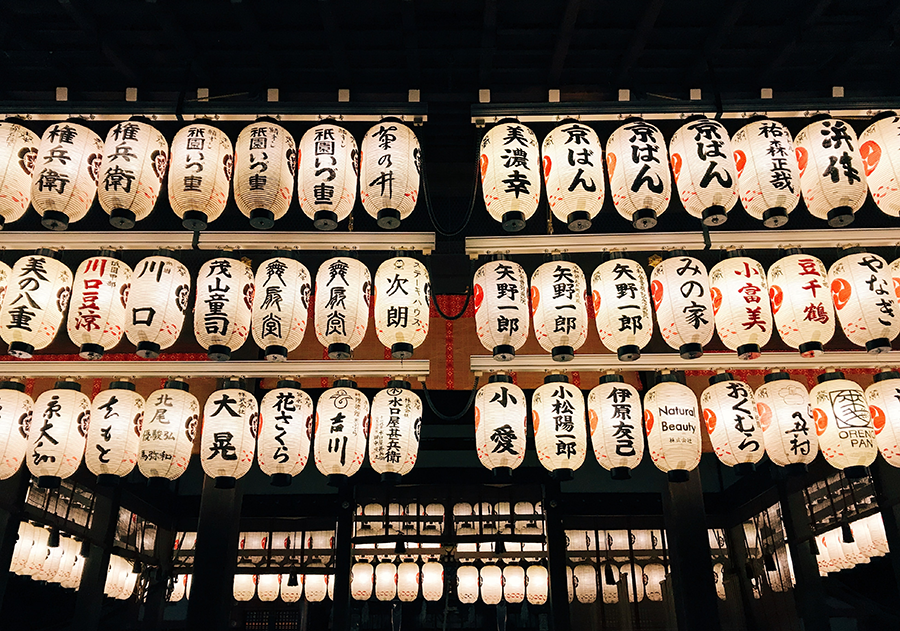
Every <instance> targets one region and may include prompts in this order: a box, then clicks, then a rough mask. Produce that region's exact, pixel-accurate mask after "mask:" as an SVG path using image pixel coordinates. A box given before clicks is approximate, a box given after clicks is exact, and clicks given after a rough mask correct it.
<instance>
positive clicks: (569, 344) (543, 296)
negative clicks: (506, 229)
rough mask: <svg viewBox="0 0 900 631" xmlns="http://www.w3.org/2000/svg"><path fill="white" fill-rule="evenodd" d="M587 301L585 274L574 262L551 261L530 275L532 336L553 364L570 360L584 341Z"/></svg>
mask: <svg viewBox="0 0 900 631" xmlns="http://www.w3.org/2000/svg"><path fill="white" fill-rule="evenodd" d="M586 299H587V284H586V283H585V280H584V273H583V272H582V271H581V268H580V267H578V265H576V264H574V263H571V262H569V261H551V262H549V263H544V264H543V265H541V266H540V267H538V268H537V269H536V270H535V271H534V274H532V276H531V317H532V319H533V320H534V335H535V337H536V338H537V341H538V343H539V344H540V345H541V348H543V349H544V350H545V351H549V352H550V353H551V354H552V357H553V361H557V362H565V361H571V360H572V359H574V358H575V351H576V350H578V349H579V348H581V345H582V344H584V342H585V340H586V339H587V328H588V320H587V305H586V304H585V301H586Z"/></svg>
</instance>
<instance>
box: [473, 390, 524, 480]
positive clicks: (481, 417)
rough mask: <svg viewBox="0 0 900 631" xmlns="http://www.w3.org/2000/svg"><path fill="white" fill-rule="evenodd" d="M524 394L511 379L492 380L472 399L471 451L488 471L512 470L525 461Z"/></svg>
mask: <svg viewBox="0 0 900 631" xmlns="http://www.w3.org/2000/svg"><path fill="white" fill-rule="evenodd" d="M526 413H527V411H526V402H525V393H524V392H522V389H521V388H519V386H517V385H515V384H514V383H512V379H511V378H509V377H507V376H505V375H503V376H492V377H491V381H490V383H488V384H486V385H484V386H482V387H481V388H479V389H478V393H477V394H476V395H475V450H476V452H477V453H478V460H479V461H480V462H481V464H483V465H484V466H485V467H487V468H488V469H492V470H493V469H497V468H500V467H508V468H509V469H515V468H516V467H518V466H519V465H520V464H522V461H523V460H524V459H525V441H526V436H525V433H526V431H527V425H526Z"/></svg>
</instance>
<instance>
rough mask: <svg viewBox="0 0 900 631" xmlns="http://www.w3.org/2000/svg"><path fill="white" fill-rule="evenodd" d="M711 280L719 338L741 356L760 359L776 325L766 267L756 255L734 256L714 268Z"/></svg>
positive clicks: (711, 271) (711, 272) (710, 274)
mask: <svg viewBox="0 0 900 631" xmlns="http://www.w3.org/2000/svg"><path fill="white" fill-rule="evenodd" d="M736 252H738V251H736ZM709 283H710V292H711V294H712V303H713V316H714V320H715V323H716V331H718V333H719V339H721V340H722V343H723V344H725V346H726V347H728V348H730V349H731V350H733V351H737V356H738V358H739V359H756V358H757V357H759V355H760V353H762V347H763V346H765V345H766V344H767V343H768V342H769V339H770V338H771V337H772V328H773V327H774V326H775V324H774V318H773V316H772V307H771V303H770V302H769V288H768V287H767V286H766V270H765V269H764V268H763V266H762V265H760V263H759V262H758V261H756V260H754V259H751V258H748V257H746V256H731V257H729V258H727V259H725V260H724V261H721V262H720V263H717V264H716V265H715V266H714V267H713V268H712V270H710V273H709Z"/></svg>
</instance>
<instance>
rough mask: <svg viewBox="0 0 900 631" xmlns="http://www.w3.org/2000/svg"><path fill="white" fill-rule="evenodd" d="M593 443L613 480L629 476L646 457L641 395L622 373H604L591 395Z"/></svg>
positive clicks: (589, 404)
mask: <svg viewBox="0 0 900 631" xmlns="http://www.w3.org/2000/svg"><path fill="white" fill-rule="evenodd" d="M587 408H588V420H589V424H590V427H591V444H592V445H593V446H594V455H595V456H596V457H597V462H599V463H600V465H601V466H602V467H603V468H604V469H606V470H608V471H610V473H611V475H612V478H613V480H627V479H628V478H630V477H631V469H634V468H635V467H636V466H638V465H639V464H640V463H641V459H642V458H643V457H644V437H643V435H642V429H643V428H642V426H641V418H642V416H643V414H642V412H641V395H640V394H638V391H637V390H636V389H635V388H634V386H632V385H630V384H627V383H625V380H624V379H623V378H622V376H621V375H604V376H603V377H601V378H600V385H598V386H597V387H596V388H594V389H593V390H591V392H590V393H589V394H588V399H587Z"/></svg>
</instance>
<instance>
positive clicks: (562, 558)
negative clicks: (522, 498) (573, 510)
mask: <svg viewBox="0 0 900 631" xmlns="http://www.w3.org/2000/svg"><path fill="white" fill-rule="evenodd" d="M561 495H562V494H561V492H560V488H559V482H548V483H546V484H545V485H544V502H543V504H544V519H545V520H546V524H547V567H548V570H549V574H550V613H551V619H552V622H553V624H552V625H551V628H552V629H553V631H569V629H570V628H571V619H570V614H569V587H568V578H567V577H566V565H567V561H568V550H567V549H566V531H565V528H564V526H563V520H562V497H561Z"/></svg>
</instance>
